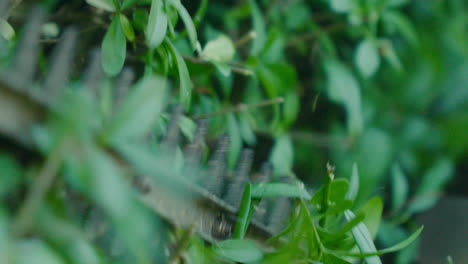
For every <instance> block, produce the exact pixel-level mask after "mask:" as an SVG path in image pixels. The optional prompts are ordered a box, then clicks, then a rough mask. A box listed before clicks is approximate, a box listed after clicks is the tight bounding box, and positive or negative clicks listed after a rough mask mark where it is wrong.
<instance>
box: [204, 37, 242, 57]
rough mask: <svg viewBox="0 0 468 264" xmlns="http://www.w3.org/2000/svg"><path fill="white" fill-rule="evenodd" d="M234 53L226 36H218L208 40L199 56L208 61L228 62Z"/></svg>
mask: <svg viewBox="0 0 468 264" xmlns="http://www.w3.org/2000/svg"><path fill="white" fill-rule="evenodd" d="M235 53H236V50H235V48H234V44H233V43H232V40H231V39H230V38H229V37H228V36H226V35H219V36H218V37H217V38H215V39H213V40H210V41H209V42H208V43H207V44H206V45H205V47H204V48H203V51H202V53H201V56H202V57H203V58H204V59H206V60H209V61H217V62H229V61H231V60H232V58H233V57H234V55H235Z"/></svg>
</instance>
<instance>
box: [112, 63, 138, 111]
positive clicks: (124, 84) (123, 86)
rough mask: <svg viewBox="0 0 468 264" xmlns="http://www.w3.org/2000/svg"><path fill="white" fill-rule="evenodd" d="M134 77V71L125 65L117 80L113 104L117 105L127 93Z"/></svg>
mask: <svg viewBox="0 0 468 264" xmlns="http://www.w3.org/2000/svg"><path fill="white" fill-rule="evenodd" d="M134 79H135V73H134V72H133V70H132V69H131V68H129V67H125V68H124V69H123V70H122V73H121V74H120V76H119V79H118V80H117V93H116V95H115V105H119V104H120V102H121V101H122V99H123V98H124V97H125V95H126V94H127V92H128V90H129V88H130V86H132V83H133V80H134Z"/></svg>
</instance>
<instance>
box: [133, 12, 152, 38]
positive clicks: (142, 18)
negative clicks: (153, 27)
mask: <svg viewBox="0 0 468 264" xmlns="http://www.w3.org/2000/svg"><path fill="white" fill-rule="evenodd" d="M132 20H133V26H134V27H135V29H136V30H137V31H142V32H143V31H145V30H146V26H147V24H148V20H149V15H148V11H147V10H145V9H136V10H135V11H133V13H132Z"/></svg>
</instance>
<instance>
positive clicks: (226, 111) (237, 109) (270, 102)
mask: <svg viewBox="0 0 468 264" xmlns="http://www.w3.org/2000/svg"><path fill="white" fill-rule="evenodd" d="M283 102H284V98H283V97H276V98H273V99H268V100H265V101H261V102H258V103H254V104H238V105H236V106H235V107H231V108H227V109H223V110H221V111H219V112H213V113H207V114H201V115H194V116H192V118H193V119H204V118H211V117H215V116H220V115H226V114H229V113H237V112H242V111H246V110H248V109H251V108H260V107H265V106H269V105H274V104H281V103H283Z"/></svg>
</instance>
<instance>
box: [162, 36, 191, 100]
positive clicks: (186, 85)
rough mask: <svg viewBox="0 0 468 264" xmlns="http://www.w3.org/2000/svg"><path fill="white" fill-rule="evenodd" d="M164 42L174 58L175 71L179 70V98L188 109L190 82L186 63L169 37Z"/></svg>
mask: <svg viewBox="0 0 468 264" xmlns="http://www.w3.org/2000/svg"><path fill="white" fill-rule="evenodd" d="M164 43H166V47H167V48H168V50H169V52H171V54H172V56H173V57H174V58H175V59H176V63H177V71H178V72H179V83H180V85H179V86H180V100H181V101H182V103H183V104H184V105H185V108H186V109H188V108H189V105H190V98H191V94H192V82H191V81H190V74H189V71H188V69H187V65H186V64H185V60H184V58H183V57H182V55H181V54H180V53H179V51H178V50H177V48H176V47H175V46H174V44H172V42H171V41H170V40H169V39H166V41H165V42H164Z"/></svg>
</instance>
